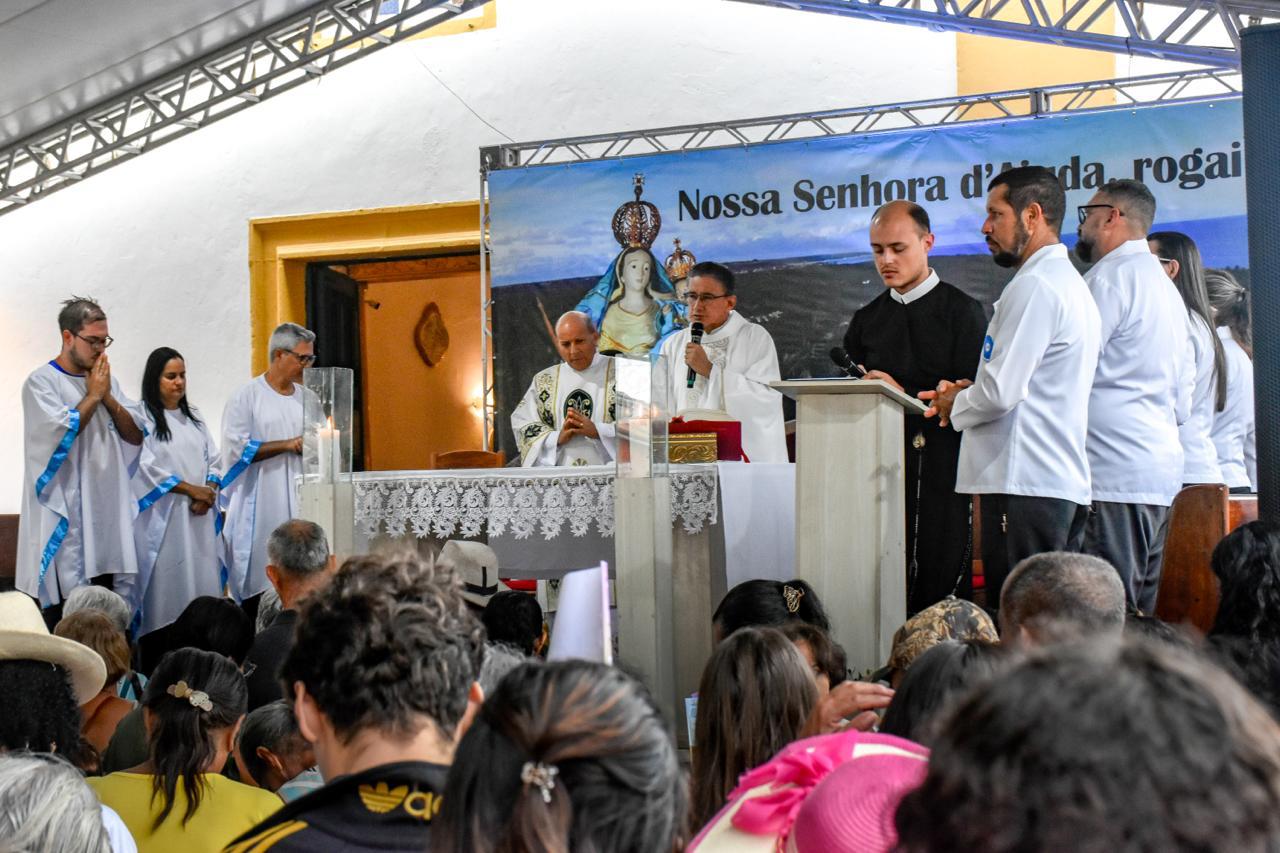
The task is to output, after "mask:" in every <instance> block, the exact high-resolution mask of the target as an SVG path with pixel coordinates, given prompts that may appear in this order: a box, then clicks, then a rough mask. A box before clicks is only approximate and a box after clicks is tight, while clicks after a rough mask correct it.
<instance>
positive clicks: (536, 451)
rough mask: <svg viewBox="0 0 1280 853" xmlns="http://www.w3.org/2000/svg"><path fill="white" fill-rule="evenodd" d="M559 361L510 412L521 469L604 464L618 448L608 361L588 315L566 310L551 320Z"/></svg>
mask: <svg viewBox="0 0 1280 853" xmlns="http://www.w3.org/2000/svg"><path fill="white" fill-rule="evenodd" d="M555 332H556V349H557V350H558V351H559V353H560V358H561V359H563V361H562V362H561V363H560V364H554V365H552V366H551V367H548V368H547V369H546V370H540V371H538V373H537V374H535V375H534V377H533V381H532V382H530V383H529V390H527V391H525V393H524V398H523V399H521V400H520V405H519V406H517V407H516V410H515V411H514V412H513V413H512V414H511V431H512V432H514V433H515V436H516V444H517V445H518V446H519V448H520V463H521V464H522V465H524V466H525V467H526V468H531V467H534V466H552V465H571V466H578V465H603V464H605V463H608V462H612V461H613V458H614V452H615V448H616V446H617V435H616V432H615V428H614V408H615V403H614V373H613V359H612V358H610V357H609V356H607V355H601V354H600V353H599V352H597V350H596V347H597V345H598V344H599V343H600V332H599V331H598V330H597V329H596V327H595V324H594V323H592V322H591V317H590V316H588V315H587V314H584V313H582V312H581V311H569V312H568V313H566V314H564V315H562V316H561V317H560V319H559V320H557V321H556V329H555Z"/></svg>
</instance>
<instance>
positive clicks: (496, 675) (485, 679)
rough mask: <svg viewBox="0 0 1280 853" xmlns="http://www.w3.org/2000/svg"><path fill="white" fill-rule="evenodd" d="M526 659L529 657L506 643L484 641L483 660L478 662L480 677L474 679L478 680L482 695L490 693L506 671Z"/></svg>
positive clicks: (495, 688) (504, 675)
mask: <svg viewBox="0 0 1280 853" xmlns="http://www.w3.org/2000/svg"><path fill="white" fill-rule="evenodd" d="M528 660H529V658H527V657H525V656H524V655H522V654H520V652H518V651H516V650H515V649H514V648H512V647H511V646H508V645H507V644H506V643H485V644H484V662H483V663H481V664H480V677H479V678H478V679H476V680H477V681H479V682H480V689H481V690H483V691H484V695H485V696H490V695H492V694H493V691H495V690H497V689H498V683H499V682H500V681H502V679H503V678H505V677H506V675H507V673H508V672H510V671H511V670H513V669H515V668H516V667H518V666H520V665H521V664H523V663H525V662H527V661H528Z"/></svg>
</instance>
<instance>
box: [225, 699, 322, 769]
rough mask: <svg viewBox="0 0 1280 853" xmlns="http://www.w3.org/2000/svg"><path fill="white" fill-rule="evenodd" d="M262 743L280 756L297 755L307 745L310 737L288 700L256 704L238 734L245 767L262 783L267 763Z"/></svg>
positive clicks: (238, 748)
mask: <svg viewBox="0 0 1280 853" xmlns="http://www.w3.org/2000/svg"><path fill="white" fill-rule="evenodd" d="M260 746H265V747H266V748H267V749H269V750H271V751H272V752H274V753H275V754H276V755H279V756H285V755H294V754H297V753H300V752H303V751H304V750H306V749H307V747H308V744H307V741H306V739H305V738H304V737H303V736H302V732H301V731H299V730H298V719H297V717H295V716H294V715H293V708H292V707H290V705H289V703H288V702H286V701H285V700H283V699H277V700H276V701H274V702H268V703H267V704H266V705H263V706H262V707H261V708H254V709H253V710H252V711H250V712H249V713H248V714H247V715H246V716H245V718H244V722H243V723H241V724H240V731H239V732H238V733H237V734H236V750H237V751H238V752H239V753H240V758H241V760H242V761H244V766H245V769H246V770H248V771H249V775H250V776H252V777H253V781H254V782H256V783H257V784H258V786H259V787H262V780H263V778H265V776H266V771H267V763H266V761H264V760H263V759H262V757H261V756H260V755H258V747H260Z"/></svg>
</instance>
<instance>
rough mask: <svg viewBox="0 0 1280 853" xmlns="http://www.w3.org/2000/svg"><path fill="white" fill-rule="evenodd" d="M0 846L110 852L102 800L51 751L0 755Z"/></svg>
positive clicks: (47, 852) (21, 850) (18, 851)
mask: <svg viewBox="0 0 1280 853" xmlns="http://www.w3.org/2000/svg"><path fill="white" fill-rule="evenodd" d="M0 848H2V849H4V850H5V851H14V853H26V851H32V852H33V853H34V851H40V853H111V842H110V839H109V838H108V837H107V830H106V828H105V826H104V825H103V823H102V805H101V804H100V803H99V802H98V798H97V796H95V795H94V793H93V790H92V789H91V788H90V787H89V786H88V785H87V784H85V781H84V779H83V778H82V777H81V776H80V771H78V770H76V769H75V768H74V767H72V766H71V765H70V764H68V763H67V762H66V761H64V760H62V759H61V758H58V757H56V756H53V755H38V754H33V753H10V754H7V755H0Z"/></svg>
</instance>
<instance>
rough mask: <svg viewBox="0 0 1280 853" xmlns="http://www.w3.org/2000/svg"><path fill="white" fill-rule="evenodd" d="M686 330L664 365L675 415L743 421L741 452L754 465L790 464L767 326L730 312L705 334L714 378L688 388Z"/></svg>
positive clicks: (668, 344)
mask: <svg viewBox="0 0 1280 853" xmlns="http://www.w3.org/2000/svg"><path fill="white" fill-rule="evenodd" d="M689 341H690V332H689V330H688V329H681V330H680V331H678V332H676V333H675V334H673V335H671V336H669V337H668V338H667V339H666V341H665V342H664V343H663V345H662V359H661V361H660V364H661V365H662V366H663V369H664V370H665V371H666V374H667V405H668V408H669V409H670V411H671V413H672V414H673V415H680V414H682V413H684V412H685V411H687V410H689V409H714V410H718V411H722V412H727V413H728V414H729V417H731V418H733V419H734V420H736V421H740V422H741V423H742V450H743V452H744V453H745V454H746V455H747V458H748V459H749V460H750V461H752V462H786V461H787V437H786V430H785V428H784V426H783V423H782V394H780V393H779V392H778V391H776V390H774V389H773V388H770V387H769V383H770V382H776V381H778V379H779V378H780V376H779V373H778V350H777V348H775V347H774V345H773V338H771V337H770V336H769V333H768V332H767V331H765V328H764V327H763V326H758V325H756V324H755V323H751V322H748V321H747V320H744V319H743V318H742V316H741V315H740V314H738V312H736V311H733V312H730V314H729V319H728V320H726V321H725V323H724V325H722V326H721V327H720V328H718V329H716V330H715V331H713V332H707V333H706V334H704V335H703V336H702V347H703V349H705V350H706V351H707V358H709V359H710V360H711V375H710V376H698V377H697V378H696V379H695V380H694V383H693V387H692V388H689V387H687V379H688V376H689V365H688V364H686V363H685V360H684V350H685V347H686V346H688V344H689Z"/></svg>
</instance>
